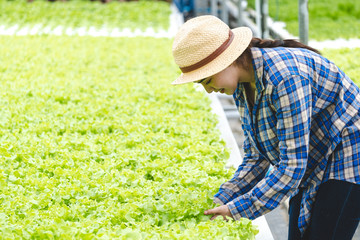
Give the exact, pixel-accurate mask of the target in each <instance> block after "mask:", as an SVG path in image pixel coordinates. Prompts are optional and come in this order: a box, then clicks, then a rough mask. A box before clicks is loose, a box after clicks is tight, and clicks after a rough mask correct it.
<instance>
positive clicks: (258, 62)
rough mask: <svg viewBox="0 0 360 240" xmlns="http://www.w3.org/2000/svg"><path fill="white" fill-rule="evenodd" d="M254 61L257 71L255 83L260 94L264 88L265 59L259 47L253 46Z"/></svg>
mask: <svg viewBox="0 0 360 240" xmlns="http://www.w3.org/2000/svg"><path fill="white" fill-rule="evenodd" d="M251 54H252V61H253V65H254V71H255V81H256V82H255V84H256V89H257V92H258V94H260V93H261V92H262V91H263V90H264V88H265V87H264V83H263V74H264V59H263V54H262V52H261V50H260V49H259V48H256V47H253V48H251Z"/></svg>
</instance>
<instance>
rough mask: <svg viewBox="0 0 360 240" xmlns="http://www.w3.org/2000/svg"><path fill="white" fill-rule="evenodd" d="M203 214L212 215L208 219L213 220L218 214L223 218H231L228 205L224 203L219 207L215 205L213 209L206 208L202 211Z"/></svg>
mask: <svg viewBox="0 0 360 240" xmlns="http://www.w3.org/2000/svg"><path fill="white" fill-rule="evenodd" d="M204 214H205V215H213V216H212V217H211V218H210V220H214V219H215V218H217V217H218V216H223V218H224V220H226V221H227V220H228V219H227V218H232V219H234V218H233V216H232V214H231V212H230V210H229V208H228V206H226V205H222V206H220V207H216V208H213V209H209V210H206V211H205V212H204Z"/></svg>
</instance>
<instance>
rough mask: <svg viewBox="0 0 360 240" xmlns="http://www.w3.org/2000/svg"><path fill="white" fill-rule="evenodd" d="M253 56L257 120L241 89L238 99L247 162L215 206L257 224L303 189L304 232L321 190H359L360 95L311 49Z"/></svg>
mask: <svg viewBox="0 0 360 240" xmlns="http://www.w3.org/2000/svg"><path fill="white" fill-rule="evenodd" d="M252 56H253V64H254V70H255V78H256V91H255V104H254V107H253V109H252V114H249V108H248V105H247V102H246V101H245V99H246V94H245V89H244V86H243V84H242V83H239V85H238V88H237V90H236V92H235V93H234V99H235V102H236V105H237V107H238V110H239V113H240V120H241V122H242V127H243V130H244V134H245V142H244V151H245V156H244V160H243V162H242V164H241V165H240V166H239V168H238V169H237V171H236V172H235V175H234V177H233V178H232V179H231V180H230V181H228V182H225V183H224V184H222V185H221V186H220V190H219V192H218V193H217V194H216V195H215V198H214V202H215V203H219V204H226V205H227V206H228V207H229V209H230V211H231V213H232V215H233V217H234V218H235V219H240V217H246V218H249V219H255V218H257V217H259V216H261V215H263V214H265V213H267V212H269V211H271V210H272V209H274V208H276V207H277V206H279V204H280V203H281V202H283V201H284V200H285V199H286V198H288V197H290V196H294V195H295V194H296V193H298V191H299V190H298V189H299V188H304V193H303V196H302V201H301V210H300V216H299V219H298V226H299V229H300V231H301V233H304V231H305V229H306V227H307V226H308V224H309V220H310V211H311V207H312V204H313V202H314V200H315V196H316V192H317V190H318V188H319V185H320V184H321V183H323V182H325V181H327V180H329V179H338V180H345V181H348V182H352V183H357V184H360V176H359V171H360V112H359V109H360V90H359V88H358V87H357V86H356V85H355V84H354V83H353V82H352V81H351V80H350V78H349V77H348V76H346V75H345V74H344V73H343V72H342V71H341V70H340V69H339V68H338V67H336V66H335V64H334V63H332V62H330V61H329V60H327V59H326V58H324V57H322V56H320V55H318V54H316V53H314V52H311V51H309V50H306V49H302V48H282V47H281V48H263V49H261V48H252ZM270 164H271V165H273V168H272V169H271V170H270V172H269V173H268V174H266V173H267V171H268V169H269V166H270Z"/></svg>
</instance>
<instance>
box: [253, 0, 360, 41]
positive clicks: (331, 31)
mask: <svg viewBox="0 0 360 240" xmlns="http://www.w3.org/2000/svg"><path fill="white" fill-rule="evenodd" d="M248 3H249V6H250V7H251V8H254V7H255V0H251V1H248ZM308 8H309V38H310V39H313V40H326V39H337V38H345V39H349V38H360V24H359V23H360V1H354V0H330V1H329V0H316V1H308ZM269 14H270V16H271V17H272V18H273V19H274V20H276V21H283V22H285V23H286V29H287V30H288V31H289V32H290V33H291V34H293V35H295V36H298V35H299V32H298V29H299V24H298V15H299V14H298V1H293V0H277V1H269Z"/></svg>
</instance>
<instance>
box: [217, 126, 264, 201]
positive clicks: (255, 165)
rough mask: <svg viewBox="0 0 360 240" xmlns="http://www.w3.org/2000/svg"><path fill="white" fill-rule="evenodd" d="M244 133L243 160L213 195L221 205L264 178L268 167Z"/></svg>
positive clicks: (245, 191) (243, 192)
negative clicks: (228, 179) (231, 176)
mask: <svg viewBox="0 0 360 240" xmlns="http://www.w3.org/2000/svg"><path fill="white" fill-rule="evenodd" d="M244 135H245V141H244V153H245V156H244V160H243V162H242V163H241V164H240V166H239V167H238V169H237V171H236V172H235V174H234V177H233V178H232V179H231V180H230V181H228V182H225V183H223V184H222V185H221V186H220V189H219V192H218V193H217V194H216V195H215V196H214V202H215V203H218V204H221V205H223V204H226V203H228V202H229V201H231V200H233V199H235V198H237V197H238V196H240V195H243V194H245V193H247V192H248V191H249V190H250V189H252V188H253V187H254V185H255V184H256V183H258V182H259V181H260V180H261V179H262V178H264V176H265V174H266V172H267V170H268V168H269V165H270V164H269V162H268V161H267V160H265V158H264V157H262V156H261V155H260V154H259V152H258V151H257V150H256V148H255V147H254V146H252V145H251V143H250V140H249V136H248V134H247V132H246V131H245V130H244Z"/></svg>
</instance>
